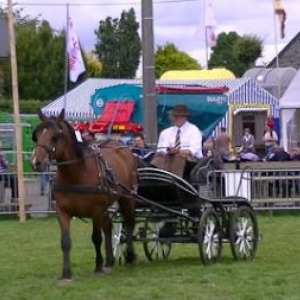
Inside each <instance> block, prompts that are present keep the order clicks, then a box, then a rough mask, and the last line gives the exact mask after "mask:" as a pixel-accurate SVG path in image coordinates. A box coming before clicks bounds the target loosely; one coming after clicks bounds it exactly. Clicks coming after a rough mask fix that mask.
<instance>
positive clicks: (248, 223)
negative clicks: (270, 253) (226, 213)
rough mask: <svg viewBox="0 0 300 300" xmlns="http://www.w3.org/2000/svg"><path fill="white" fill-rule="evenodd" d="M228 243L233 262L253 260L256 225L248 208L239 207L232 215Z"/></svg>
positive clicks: (254, 218) (255, 246)
mask: <svg viewBox="0 0 300 300" xmlns="http://www.w3.org/2000/svg"><path fill="white" fill-rule="evenodd" d="M229 241H230V247H231V251H232V254H233V257H234V259H235V260H251V259H253V258H254V256H255V253H256V248H257V243H258V225H257V219H256V216H255V214H254V212H253V210H252V209H251V208H250V207H248V206H241V207H239V208H238V209H237V210H236V211H235V212H234V213H233V215H232V219H231V225H230V232H229Z"/></svg>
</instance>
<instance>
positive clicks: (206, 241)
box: [198, 208, 222, 265]
mask: <svg viewBox="0 0 300 300" xmlns="http://www.w3.org/2000/svg"><path fill="white" fill-rule="evenodd" d="M198 244H199V252H200V257H201V260H202V263H203V264H204V265H209V264H212V263H215V262H217V261H219V260H220V257H221V252H222V229H221V225H220V221H219V219H218V216H217V213H216V212H215V210H214V209H213V208H208V209H206V210H205V211H204V212H203V213H202V215H201V218H200V222H199V230H198Z"/></svg>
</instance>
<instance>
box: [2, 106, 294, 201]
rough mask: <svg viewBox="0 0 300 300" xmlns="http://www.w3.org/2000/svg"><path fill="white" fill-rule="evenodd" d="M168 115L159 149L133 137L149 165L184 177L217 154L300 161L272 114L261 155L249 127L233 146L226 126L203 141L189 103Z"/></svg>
mask: <svg viewBox="0 0 300 300" xmlns="http://www.w3.org/2000/svg"><path fill="white" fill-rule="evenodd" d="M168 116H169V119H170V123H171V126H170V127H169V128H166V129H164V130H163V131H162V132H161V133H160V135H159V138H158V143H157V148H156V149H155V150H153V149H151V147H149V146H148V145H147V144H146V143H145V139H144V135H143V134H142V133H137V134H135V135H134V136H133V138H132V144H131V149H132V152H133V153H134V154H135V155H137V156H138V157H139V158H140V161H142V162H143V163H145V164H146V165H151V166H154V167H158V168H162V169H165V170H168V171H170V172H172V173H174V174H176V175H178V176H180V177H184V173H185V172H187V171H188V172H189V171H191V166H195V164H197V162H199V160H202V158H204V159H205V158H207V157H211V156H213V155H215V154H216V153H218V155H219V156H220V157H221V159H222V161H223V162H230V161H235V160H237V158H238V159H239V160H242V161H243V160H246V161H259V160H264V161H287V160H300V149H299V148H294V149H292V151H291V152H290V153H287V152H286V151H285V150H284V149H283V148H282V147H280V146H279V145H278V135H277V133H276V131H275V130H274V121H273V118H272V117H268V118H267V120H266V124H265V125H266V128H265V133H264V136H263V137H262V139H261V141H262V142H263V143H264V146H265V153H264V155H263V156H261V155H259V154H258V153H257V152H256V149H255V141H256V139H255V137H254V135H253V133H251V130H250V129H249V128H245V129H244V133H243V136H242V137H241V139H240V143H239V145H237V146H234V145H233V141H232V139H231V137H230V135H229V134H228V132H227V131H226V128H225V127H221V128H220V132H219V133H218V134H217V135H216V136H215V137H212V136H210V137H208V138H207V139H206V140H205V141H204V142H203V137H202V133H201V131H200V130H199V129H198V127H197V126H195V125H194V124H192V123H190V122H189V121H188V116H189V111H188V108H187V106H186V105H184V104H177V105H175V106H174V107H173V109H171V111H169V114H168ZM81 136H82V140H86V141H88V142H90V141H91V138H92V137H91V136H90V135H89V134H88V132H84V133H82V134H81ZM1 147H2V144H1V142H0V180H3V181H4V183H5V186H7V187H10V188H11V190H12V199H15V198H17V197H18V188H17V180H16V176H7V175H5V173H7V172H8V164H7V162H6V160H5V155H4V153H3V152H2V150H1ZM142 166H143V165H142ZM1 173H2V175H1ZM47 181H48V179H47V178H46V177H43V176H42V177H41V184H40V186H41V188H40V192H41V195H43V194H44V193H45V189H46V188H45V186H46V183H47Z"/></svg>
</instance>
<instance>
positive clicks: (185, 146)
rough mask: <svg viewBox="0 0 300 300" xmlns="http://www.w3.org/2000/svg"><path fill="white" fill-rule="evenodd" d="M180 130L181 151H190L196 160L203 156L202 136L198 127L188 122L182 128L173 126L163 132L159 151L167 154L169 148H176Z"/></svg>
mask: <svg viewBox="0 0 300 300" xmlns="http://www.w3.org/2000/svg"><path fill="white" fill-rule="evenodd" d="M178 129H180V149H181V150H189V151H190V152H191V154H192V155H193V156H194V157H196V158H201V157H202V156H203V155H202V134H201V132H200V130H199V129H198V127H197V126H196V125H194V124H191V123H189V122H188V121H186V122H185V123H184V124H183V125H182V126H181V127H180V128H178V127H177V126H171V127H169V128H167V129H165V130H163V131H162V132H161V133H160V135H159V138H158V144H157V151H162V152H165V153H167V152H168V148H172V147H174V146H175V140H176V134H177V131H178Z"/></svg>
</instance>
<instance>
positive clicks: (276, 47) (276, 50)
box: [273, 12, 279, 68]
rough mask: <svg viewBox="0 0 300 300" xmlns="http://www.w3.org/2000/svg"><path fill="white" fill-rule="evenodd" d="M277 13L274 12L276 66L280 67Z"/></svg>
mask: <svg viewBox="0 0 300 300" xmlns="http://www.w3.org/2000/svg"><path fill="white" fill-rule="evenodd" d="M276 20H277V15H276V14H275V12H274V13H273V24H274V43H275V55H276V56H275V57H276V68H279V57H278V33H277V30H278V28H277V21H276Z"/></svg>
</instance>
